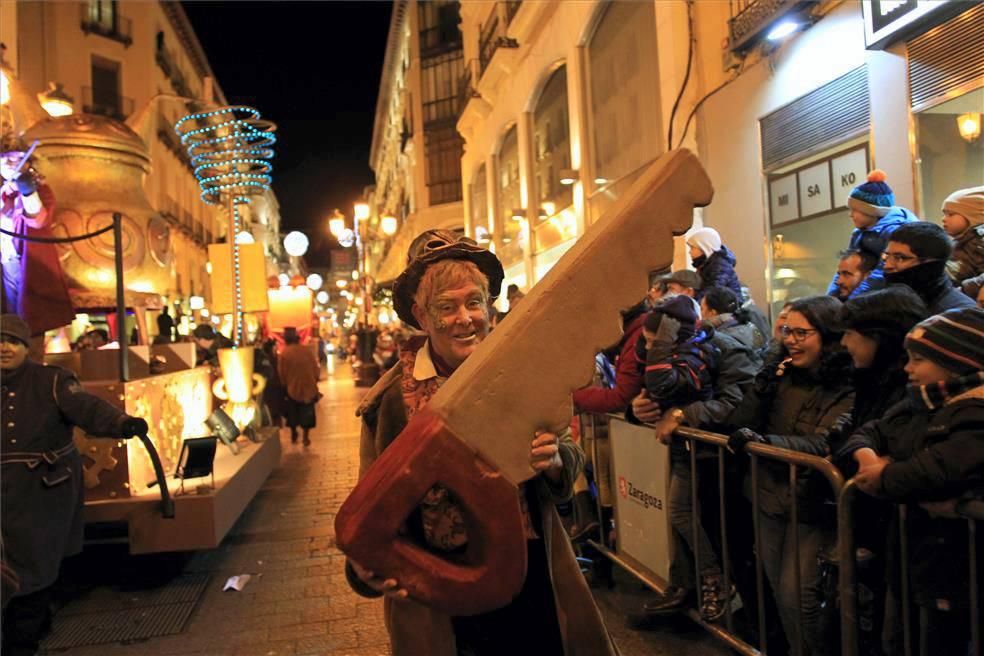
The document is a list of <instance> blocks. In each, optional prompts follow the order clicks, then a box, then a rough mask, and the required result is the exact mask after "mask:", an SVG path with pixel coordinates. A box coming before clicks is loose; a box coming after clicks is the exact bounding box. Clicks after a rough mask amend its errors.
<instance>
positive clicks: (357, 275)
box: [352, 271, 359, 280]
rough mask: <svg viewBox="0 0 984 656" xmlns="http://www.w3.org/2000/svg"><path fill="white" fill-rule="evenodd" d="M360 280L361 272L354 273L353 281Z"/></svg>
mask: <svg viewBox="0 0 984 656" xmlns="http://www.w3.org/2000/svg"><path fill="white" fill-rule="evenodd" d="M358 279H359V272H358V271H353V272H352V280H358Z"/></svg>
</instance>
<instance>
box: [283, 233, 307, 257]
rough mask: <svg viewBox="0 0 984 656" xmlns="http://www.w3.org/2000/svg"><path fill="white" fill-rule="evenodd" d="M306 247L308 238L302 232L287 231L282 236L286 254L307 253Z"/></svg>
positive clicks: (295, 255) (298, 255) (296, 255)
mask: <svg viewBox="0 0 984 656" xmlns="http://www.w3.org/2000/svg"><path fill="white" fill-rule="evenodd" d="M307 249H308V238H307V235H305V234H304V233H303V232H298V231H297V230H294V231H292V232H289V233H287V236H286V237H284V250H285V251H287V254H288V255H293V256H294V257H300V256H302V255H304V254H305V253H307Z"/></svg>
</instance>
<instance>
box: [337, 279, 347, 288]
mask: <svg viewBox="0 0 984 656" xmlns="http://www.w3.org/2000/svg"><path fill="white" fill-rule="evenodd" d="M335 284H336V285H338V288H339V289H344V288H345V287H347V286H348V280H345V279H344V278H340V279H339V280H336V281H335Z"/></svg>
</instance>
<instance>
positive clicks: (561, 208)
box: [533, 66, 577, 251]
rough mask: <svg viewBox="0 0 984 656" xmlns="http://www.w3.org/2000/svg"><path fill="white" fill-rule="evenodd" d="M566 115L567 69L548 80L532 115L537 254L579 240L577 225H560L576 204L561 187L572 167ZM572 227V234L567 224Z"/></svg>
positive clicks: (570, 192)
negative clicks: (569, 240) (561, 178)
mask: <svg viewBox="0 0 984 656" xmlns="http://www.w3.org/2000/svg"><path fill="white" fill-rule="evenodd" d="M568 124H569V120H568V115H567V68H566V67H565V66H561V67H560V68H558V69H557V70H556V71H554V72H553V74H552V75H551V76H550V78H549V79H548V80H547V83H546V84H545V85H544V87H543V92H542V93H541V94H540V99H539V101H538V102H537V105H536V109H535V110H534V112H533V139H534V143H535V144H536V160H535V162H534V170H535V175H536V182H537V183H536V194H537V203H536V207H537V209H538V219H537V222H536V235H537V239H536V250H537V251H540V250H543V249H544V248H548V247H550V246H553V245H555V244H557V243H559V242H561V241H566V240H567V239H571V238H573V237H575V236H576V230H577V221H576V220H575V221H573V222H571V221H567V222H565V221H561V220H559V219H558V217H560V215H561V214H562V213H569V214H570V215H571V217H573V212H571V211H570V207H571V205H572V204H573V203H574V190H573V186H571V185H563V184H561V183H560V173H561V171H563V170H564V169H569V168H570V167H571V139H570V130H569V127H568ZM568 223H573V228H574V231H573V232H568V231H567V230H566V227H567V226H566V224H568Z"/></svg>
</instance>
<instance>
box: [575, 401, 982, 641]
mask: <svg viewBox="0 0 984 656" xmlns="http://www.w3.org/2000/svg"><path fill="white" fill-rule="evenodd" d="M612 419H615V420H618V421H624V419H623V418H621V417H619V416H617V415H598V414H594V413H582V414H581V416H580V425H581V430H582V434H587V433H589V432H590V433H591V437H592V438H594V439H589V440H587V443H588V444H589V445H590V454H589V455H590V457H591V459H592V461H593V462H595V463H598V462H599V459H598V457H597V450H598V448H599V444H598V442H599V440H598V439H597V435H596V434H597V428H598V427H599V425H600V423H604V424H610V422H611V420H612ZM608 435H609V437H610V435H611V428H610V426H609V428H608ZM675 435H676V437H677V438H678V439H679V438H682V439H685V440H687V441H688V442H689V444H690V446H689V449H688V450H689V454H690V472H691V479H690V480H691V504H692V506H691V511H692V513H693V514H692V522H691V526H692V528H693V531H694V544H697V542H698V537H697V532H698V530H699V521H700V516H701V515H700V505H699V495H698V491H699V478H698V468H697V449H696V448H693V446H694V445H696V444H697V443H702V444H705V445H708V446H709V447H711V452H712V453H713V452H714V451H716V457H717V475H718V490H719V499H718V502H719V505H720V515H721V518H720V521H721V527H720V528H721V563H722V578H723V586H724V587H723V589H724V590H725V591H730V590H731V585H732V571H731V563H730V558H729V554H730V553H731V552H730V550H729V544H728V527H727V499H726V480H725V479H726V467H725V464H726V458H728V457H733V456H731V455H730V452H729V454H728V455H725V451H726V450H727V444H728V438H727V437H725V436H723V435H720V434H717V433H710V432H707V431H702V430H696V429H692V428H684V427H681V428H680V429H678V430H677V431H676V433H675ZM745 450H746V453H747V454H748V457H750V461H751V462H750V477H751V492H752V499H751V503H752V517H753V531H754V544H755V586H756V593H757V594H756V597H757V600H756V601H757V619H758V634H759V645H758V648H756V647H755V646H753V645H750V644H748V643H747V642H745V641H744V639H742V638H741V637H740V636H738V635H737V634H736V633H735V627H734V618H733V613H732V609H731V604H730V603H728V605H727V607H726V611H725V618H724V619H725V621H724V625H723V626H722V625H720V624H718V623H713V622H706V621H704V620H703V618H702V617H701V615H700V613H699V611H698V610H697V609H694V608H690V609H687V611H686V614H687V615H688V616H689V617H690V618H691V619H692V620H693V621H695V622H696V623H698V624H700V625H701V626H702V627H703V628H704V629H705V630H707V631H708V632H709V633H711V634H712V635H713V636H715V637H716V638H717V639H719V640H720V641H722V642H723V643H724V644H726V645H727V646H728V647H729V648H731V649H733V650H735V651H737V652H739V653H741V654H747V655H749V656H755V655H762V656H766V655H767V653H768V651H767V644H766V642H767V632H766V626H765V616H766V614H765V594H764V571H763V564H762V558H761V541H762V538H761V527H760V525H759V524H760V522H759V513H758V508H759V499H758V476H759V471H758V469H759V461H760V460H761V459H763V458H764V459H766V460H770V461H774V462H782V463H785V464H786V465H787V466H788V468H789V485H790V489H792V490H794V491H795V490H796V486H797V481H798V479H799V477H800V476H801V475H802V474H801V473H800V472H799V470H798V468H799V467H804V468H808V469H810V470H813V471H816V472H818V473H819V474H821V475H822V476H823V477H824V478H825V479H826V481H827V483H828V484H829V485H830V489H831V492H832V493H833V497H832V498H833V499H835V500H836V504H837V529H836V530H837V540H836V553H837V559H838V587H839V589H838V601H839V604H840V609H839V618H840V639H841V640H840V641H841V652H840V653H841V654H842V656H858V653H859V646H858V618H857V598H858V597H857V592H858V591H857V560H856V558H857V556H856V553H855V551H856V541H855V535H854V502H855V498H856V495H857V491H858V488H857V486H856V485H855V483H854V481H853V479H852V480H849V481H845V480H844V477H843V475H842V474H841V472H840V470H839V469H838V468H837V467H835V466H834V465H833V464H832V463H831V462H830V461H829V460H827V459H825V458H821V457H819V456H813V455H808V454H804V453H800V452H797V451H790V450H788V449H782V448H778V447H773V446H767V445H764V444H754V443H749V444H748V445H747V446H746V449H745ZM609 462H610V463H614V457H612V458H611V460H610V461H609ZM596 475H597V474H596ZM609 475H610V476H611V475H612V472H609ZM612 478H614V477H612ZM613 488H614V486H613ZM613 493H614V491H613ZM797 505H798V504H797V503H793V504H792V507H791V512H790V517H789V520H790V523H791V525H792V526H794V527H797V528H796V530H794V531H793V548H792V551H793V552H794V553H795V554H796V563H795V565H796V566H795V570H794V571H795V588H796V591H797V592H796V594H797V600H796V601H797V606H798V607H800V608H802V603H801V602H802V599H801V596H800V595H801V592H802V591H801V589H800V580H799V576H800V561H799V537H798V536H799V530H798V516H797V515H798V508H797ZM905 510H906V509H905V506H901V505H900V506H898V511H899V513H900V515H901V519H902V522H901V527H902V529H901V537H902V539H903V542H902V603H903V606H904V610H903V621H904V622H905V626H904V632H905V656H912V655H913V652H912V645H911V644H910V642H911V640H910V635H911V633H912V632H911V627H910V626H909V623H910V613H909V603H910V601H909V591H908V585H907V578H908V562H907V557H908V553H907V551H906V543H905V535H906V533H905V523H904V520H905ZM961 514H962V516H964V517H965V518H966V520H967V522H968V532H969V535H970V540H969V544H970V546H969V558H970V581H971V584H970V620H971V639H972V651H971V654H973V655H974V656H982V655H981V635H980V633H981V627H980V624H979V622H978V621H976V619H977V618H979V617H980V616H979V602H980V600H979V599H978V594H977V592H978V591H977V585H976V582H977V580H978V577H979V572H978V561H977V553H976V548H975V545H976V531H977V521H980V520H982V519H984V501H973V502H967V503H965V504H963V506H962V508H961ZM599 516H601V514H600V507H599ZM953 521H959V520H953ZM606 530H607V527H604V526H603V527H602V539H601V540H589V541H588V544H590V545H591V546H592V547H593V548H594V549H595V550H596V551H598V552H599V553H600V554H601V555H603V556H605V557H606V558H608V559H610V560H611V561H612V562H614V563H615V564H617V565H619V566H620V567H621V568H623V569H624V570H626V571H627V572H629V573H630V574H632V575H633V576H634V577H636V578H637V579H639V580H640V581H641V582H643V583H644V584H646V585H647V586H649V587H650V588H652V589H654V590H656V591H657V592H663V585H662V582H660V581H657V580H654V578H653V577H652V576H650V575H649V574H648V573H647V572H646V571H645V568H640V567H638V566H636V565H635V564H634V563H633V562H629V560H631V559H629V560H627V559H626V558H624V557H623V556H622V555H621V554H620V553H618V547H617V546H616V549H614V550H613V549H611V548H610V547H609V546H608V545H607V544H606V541H605V539H604V536H605V531H606ZM618 543H619V541H618V537H617V535H616V545H617V544H618ZM693 552H694V553H693V558H694V569H695V581H696V582H697V586H698V590H699V588H700V581H701V574H700V572H701V568H700V555H699V553H698V550H697V549H694V550H693ZM802 636H803V626H802V615H801V614H800V615H799V616H798V617H797V622H796V629H795V635H793V636H787V638H788V640H789V643H790V648H791V650H792V652H793V653H794V654H797V656H800V655H801V654H802V653H803V641H802ZM920 656H929V654H928V653H927V651H926V645H925V644H923V649H922V650H921V653H920Z"/></svg>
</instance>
